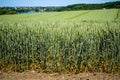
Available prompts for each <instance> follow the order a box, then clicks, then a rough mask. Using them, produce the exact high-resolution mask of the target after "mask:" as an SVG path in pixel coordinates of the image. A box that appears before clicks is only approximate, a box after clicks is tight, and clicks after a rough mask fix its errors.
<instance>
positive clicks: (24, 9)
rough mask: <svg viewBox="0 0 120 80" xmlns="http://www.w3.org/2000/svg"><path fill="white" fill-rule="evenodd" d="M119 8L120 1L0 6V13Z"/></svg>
mask: <svg viewBox="0 0 120 80" xmlns="http://www.w3.org/2000/svg"><path fill="white" fill-rule="evenodd" d="M113 8H115V9H119V8H120V1H115V2H107V3H101V4H73V5H68V6H64V7H0V15H3V14H17V13H20V12H29V11H34V12H60V11H75V10H96V9H113Z"/></svg>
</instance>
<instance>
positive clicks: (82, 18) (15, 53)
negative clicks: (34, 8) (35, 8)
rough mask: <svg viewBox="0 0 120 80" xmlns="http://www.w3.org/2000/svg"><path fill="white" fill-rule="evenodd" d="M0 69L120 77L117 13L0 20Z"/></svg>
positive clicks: (119, 13) (119, 20)
mask: <svg viewBox="0 0 120 80" xmlns="http://www.w3.org/2000/svg"><path fill="white" fill-rule="evenodd" d="M0 47H1V48H0V70H2V71H6V72H11V71H15V72H23V71H27V70H36V71H37V72H60V73H61V72H63V73H64V72H74V73H79V72H88V71H89V72H109V73H120V9H106V10H83V11H68V12H54V13H40V14H29V15H26V14H24V15H2V16H0Z"/></svg>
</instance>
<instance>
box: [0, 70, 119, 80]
mask: <svg viewBox="0 0 120 80" xmlns="http://www.w3.org/2000/svg"><path fill="white" fill-rule="evenodd" d="M0 80H120V75H119V74H108V73H79V74H72V73H70V74H59V73H37V72H35V71H29V72H22V73H15V72H14V73H3V72H0Z"/></svg>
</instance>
